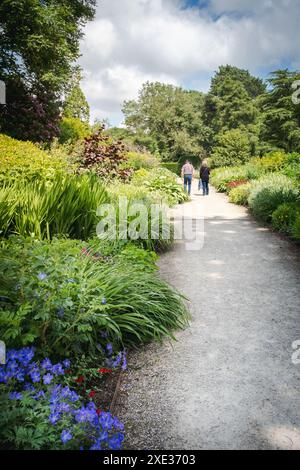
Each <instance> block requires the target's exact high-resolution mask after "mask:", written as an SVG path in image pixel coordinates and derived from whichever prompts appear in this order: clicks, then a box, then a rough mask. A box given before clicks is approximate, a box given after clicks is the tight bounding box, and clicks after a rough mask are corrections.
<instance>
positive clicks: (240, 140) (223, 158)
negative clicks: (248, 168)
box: [211, 129, 251, 167]
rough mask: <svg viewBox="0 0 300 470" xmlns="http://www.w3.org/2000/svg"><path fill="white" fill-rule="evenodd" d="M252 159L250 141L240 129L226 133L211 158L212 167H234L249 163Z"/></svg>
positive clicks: (221, 137)
mask: <svg viewBox="0 0 300 470" xmlns="http://www.w3.org/2000/svg"><path fill="white" fill-rule="evenodd" d="M250 157H251V148H250V140H249V137H248V135H247V133H245V132H243V131H241V130H240V129H233V130H230V131H227V132H225V133H224V134H222V135H221V136H220V138H219V141H218V145H217V146H216V147H215V148H214V151H213V155H212V158H211V164H212V167H220V166H233V165H238V164H242V163H245V162H247V161H248V160H249V159H250Z"/></svg>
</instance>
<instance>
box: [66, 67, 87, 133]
mask: <svg viewBox="0 0 300 470" xmlns="http://www.w3.org/2000/svg"><path fill="white" fill-rule="evenodd" d="M80 80H81V72H80V70H78V69H77V70H76V71H75V73H74V76H73V79H72V81H71V85H70V90H69V93H68V94H67V96H66V99H65V101H64V104H63V115H64V117H66V118H75V119H79V120H80V121H82V122H84V123H86V124H87V125H88V124H89V120H90V107H89V104H88V102H87V100H86V97H85V96H84V93H83V91H82V90H81V88H80Z"/></svg>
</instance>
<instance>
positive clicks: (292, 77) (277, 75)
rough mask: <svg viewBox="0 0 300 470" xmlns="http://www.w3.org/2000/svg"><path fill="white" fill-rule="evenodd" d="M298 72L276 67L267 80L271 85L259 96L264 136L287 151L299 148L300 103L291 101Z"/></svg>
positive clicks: (262, 138) (269, 141)
mask: <svg viewBox="0 0 300 470" xmlns="http://www.w3.org/2000/svg"><path fill="white" fill-rule="evenodd" d="M299 78H300V74H299V72H291V71H289V70H287V69H285V70H277V71H275V72H273V73H272V74H271V78H270V79H269V80H268V83H269V85H270V89H269V90H268V92H267V93H266V94H265V95H263V96H262V97H261V99H260V106H261V110H262V121H263V126H262V129H261V140H263V141H266V142H268V143H270V144H271V145H273V146H275V147H277V148H279V149H284V150H285V151H287V152H299V151H300V104H295V103H293V101H292V93H293V89H292V84H293V83H294V82H295V81H296V80H299Z"/></svg>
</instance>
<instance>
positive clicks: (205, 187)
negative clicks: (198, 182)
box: [202, 180, 209, 196]
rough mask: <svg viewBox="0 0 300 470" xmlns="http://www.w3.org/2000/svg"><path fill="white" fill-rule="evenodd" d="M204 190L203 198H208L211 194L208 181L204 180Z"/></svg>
mask: <svg viewBox="0 0 300 470" xmlns="http://www.w3.org/2000/svg"><path fill="white" fill-rule="evenodd" d="M202 188H203V196H208V194H209V186H208V181H204V180H202Z"/></svg>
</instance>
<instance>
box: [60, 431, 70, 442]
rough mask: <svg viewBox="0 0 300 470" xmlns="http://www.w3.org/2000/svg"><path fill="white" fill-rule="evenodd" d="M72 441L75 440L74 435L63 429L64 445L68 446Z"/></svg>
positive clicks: (62, 438)
mask: <svg viewBox="0 0 300 470" xmlns="http://www.w3.org/2000/svg"><path fill="white" fill-rule="evenodd" d="M71 439H73V436H72V434H71V433H70V431H68V429H63V431H62V432H61V440H62V442H63V443H64V444H66V443H67V442H68V441H70V440H71Z"/></svg>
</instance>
